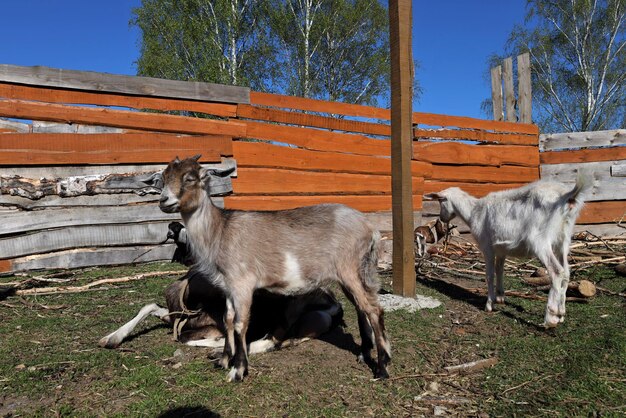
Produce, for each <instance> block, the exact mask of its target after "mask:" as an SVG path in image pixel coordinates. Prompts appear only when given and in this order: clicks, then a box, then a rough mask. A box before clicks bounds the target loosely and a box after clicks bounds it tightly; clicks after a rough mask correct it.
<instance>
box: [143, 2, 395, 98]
mask: <svg viewBox="0 0 626 418" xmlns="http://www.w3.org/2000/svg"><path fill="white" fill-rule="evenodd" d="M131 24H133V25H136V26H138V27H139V28H140V29H141V32H142V38H141V56H140V58H139V60H138V61H137V68H138V73H139V75H146V76H153V77H162V78H171V79H180V80H199V81H208V82H215V83H222V84H235V85H245V86H250V87H251V88H252V89H254V90H260V91H271V92H276V93H283V94H290V95H298V96H304V97H312V98H320V99H327V100H340V101H346V102H350V103H362V104H378V103H379V102H383V104H384V102H386V101H387V100H388V95H389V31H388V13H387V9H386V7H385V6H383V5H382V4H381V3H380V2H378V1H377V0H184V1H183V0H143V1H142V5H141V7H138V8H137V9H135V10H134V18H133V20H132V21H131Z"/></svg>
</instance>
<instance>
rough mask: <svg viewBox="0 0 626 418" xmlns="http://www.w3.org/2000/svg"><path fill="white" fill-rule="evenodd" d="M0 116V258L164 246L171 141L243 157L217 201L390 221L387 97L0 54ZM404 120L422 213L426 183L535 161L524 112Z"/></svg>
mask: <svg viewBox="0 0 626 418" xmlns="http://www.w3.org/2000/svg"><path fill="white" fill-rule="evenodd" d="M155 111H158V112H155ZM190 113H193V114H194V115H195V116H198V115H205V117H188V116H184V115H188V114H190ZM0 117H5V118H11V120H7V119H5V120H0V211H1V213H2V214H3V220H4V221H5V222H4V223H3V225H4V226H0V272H2V271H5V272H10V271H18V270H29V269H36V268H65V267H81V266H87V265H103V264H126V263H131V262H139V261H149V260H166V259H169V258H170V256H171V254H172V251H173V250H172V247H171V244H163V241H164V240H165V236H166V230H167V223H168V222H170V221H171V220H174V219H178V216H177V215H171V214H169V215H168V214H164V213H162V212H160V211H159V210H158V207H157V205H156V200H157V199H158V195H157V194H156V193H157V190H156V189H155V188H153V187H147V186H146V185H145V184H144V183H143V182H142V180H145V179H146V178H149V177H150V175H151V174H152V173H154V172H155V171H158V170H160V169H162V168H163V167H164V165H165V164H166V163H167V162H168V161H170V160H171V159H172V158H174V157H175V156H176V155H179V156H181V157H183V156H190V155H194V154H198V153H200V154H202V155H203V159H202V161H203V162H204V163H213V164H220V165H222V166H224V165H232V164H236V165H237V171H236V173H235V177H234V178H233V180H232V189H233V193H232V194H229V195H227V196H224V197H223V198H222V197H220V198H218V199H217V201H218V203H219V204H222V205H224V206H225V207H226V208H235V209H256V210H276V209H284V208H291V207H297V206H303V205H308V204H315V203H322V202H339V203H345V204H347V205H350V206H352V207H355V208H357V209H360V210H362V211H364V212H367V213H368V217H369V218H370V220H371V221H372V223H373V224H374V225H375V226H376V227H377V228H379V229H380V230H382V231H389V230H391V174H390V173H391V162H390V158H389V156H390V141H389V138H390V134H391V128H390V125H389V119H390V114H389V110H387V109H380V108H375V107H369V106H360V105H351V104H345V103H334V102H325V101H320V100H311V99H303V98H296V97H287V96H281V95H273V94H266V93H258V92H249V90H248V89H243V88H237V87H227V86H216V85H211V84H206V83H184V82H173V81H170V80H157V79H151V78H142V77H127V76H112V75H107V74H99V73H89V72H77V71H66V70H63V71H61V70H55V69H49V68H43V67H16V66H7V65H3V66H1V65H0ZM24 120H26V121H27V122H25V121H24ZM414 126H415V141H414V156H413V161H412V173H413V203H414V207H415V210H416V213H415V215H416V222H419V221H420V220H421V217H420V216H421V210H422V200H421V196H422V194H423V193H424V192H430V191H437V190H441V189H443V188H446V187H450V186H459V187H463V188H465V189H467V190H468V191H470V192H472V193H475V194H477V195H484V194H486V193H488V192H490V191H493V190H500V189H504V188H508V187H515V186H518V185H521V184H523V183H526V182H528V181H532V180H535V179H537V178H538V176H539V157H538V151H537V149H538V130H537V127H536V126H534V125H526V124H516V123H508V122H496V121H484V120H479V119H472V118H465V117H454V116H444V115H433V114H426V113H415V114H414ZM228 185H229V184H225V185H220V189H219V192H220V193H222V194H223V193H224V192H226V191H227V190H228ZM426 209H427V208H425V212H428V210H426ZM431 212H432V211H431Z"/></svg>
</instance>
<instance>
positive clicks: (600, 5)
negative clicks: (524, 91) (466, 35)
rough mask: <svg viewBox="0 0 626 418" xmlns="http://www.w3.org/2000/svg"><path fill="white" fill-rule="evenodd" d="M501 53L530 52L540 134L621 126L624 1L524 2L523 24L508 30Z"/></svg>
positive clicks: (625, 75) (625, 86) (625, 81)
mask: <svg viewBox="0 0 626 418" xmlns="http://www.w3.org/2000/svg"><path fill="white" fill-rule="evenodd" d="M505 50H506V54H505V56H509V55H518V54H521V53H523V52H526V51H530V54H531V66H532V81H533V85H532V87H533V113H534V118H533V119H534V120H535V121H536V122H537V123H538V124H539V125H540V126H541V128H542V131H544V132H557V131H558V132H563V131H566V132H569V131H572V132H575V131H594V130H603V129H615V128H624V127H625V126H626V125H625V122H626V71H624V68H626V2H625V1H624V0H554V1H548V0H528V12H527V16H526V20H525V24H524V25H521V26H516V27H514V28H513V30H512V32H511V35H510V38H509V40H508V43H507V46H506V48H505ZM490 61H493V57H492V58H490Z"/></svg>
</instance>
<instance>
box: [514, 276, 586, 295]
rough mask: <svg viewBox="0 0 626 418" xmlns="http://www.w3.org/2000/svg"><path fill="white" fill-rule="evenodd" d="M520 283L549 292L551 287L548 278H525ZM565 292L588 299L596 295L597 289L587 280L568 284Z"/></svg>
mask: <svg viewBox="0 0 626 418" xmlns="http://www.w3.org/2000/svg"><path fill="white" fill-rule="evenodd" d="M522 282H524V283H526V284H528V285H530V286H535V287H537V290H550V287H551V286H552V281H551V280H550V278H549V277H545V276H543V277H527V278H525V279H522ZM567 290H568V292H570V293H571V294H574V295H576V296H581V297H584V298H590V297H593V296H595V295H596V293H597V289H596V285H595V284H594V283H593V282H590V281H589V280H579V281H574V282H569V284H568V285H567Z"/></svg>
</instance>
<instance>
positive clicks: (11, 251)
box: [0, 222, 169, 258]
mask: <svg viewBox="0 0 626 418" xmlns="http://www.w3.org/2000/svg"><path fill="white" fill-rule="evenodd" d="M168 223H169V222H157V223H136V224H127V225H104V226H102V225H81V226H73V227H69V228H59V229H53V230H43V231H36V232H34V233H27V234H23V235H17V236H11V237H9V238H0V254H2V257H3V258H15V257H22V256H25V255H31V254H41V253H49V252H53V251H60V250H69V249H74V248H85V247H109V246H111V247H112V246H115V247H119V246H128V245H143V244H161V243H163V242H164V241H165V240H166V238H167V225H168Z"/></svg>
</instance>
